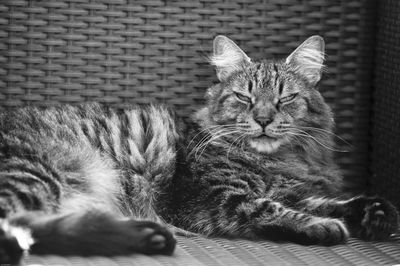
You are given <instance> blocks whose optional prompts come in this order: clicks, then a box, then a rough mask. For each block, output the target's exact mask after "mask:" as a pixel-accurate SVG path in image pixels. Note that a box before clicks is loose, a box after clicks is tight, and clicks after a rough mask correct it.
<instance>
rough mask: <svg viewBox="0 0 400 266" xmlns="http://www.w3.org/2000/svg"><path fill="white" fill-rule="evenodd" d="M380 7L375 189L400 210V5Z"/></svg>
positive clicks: (389, 0) (391, 0) (389, 2)
mask: <svg viewBox="0 0 400 266" xmlns="http://www.w3.org/2000/svg"><path fill="white" fill-rule="evenodd" d="M379 5H380V6H379V18H378V34H377V48H376V49H377V52H376V69H375V76H376V79H375V82H374V83H375V92H374V106H373V111H374V112H373V113H374V117H373V128H372V133H373V141H372V145H373V153H372V161H373V174H374V175H373V176H372V178H371V185H372V186H371V187H372V188H373V192H375V193H380V194H384V195H386V197H388V198H389V199H391V200H392V201H393V202H395V203H396V204H397V206H398V207H400V197H399V188H400V178H399V177H400V167H399V166H400V23H399V22H400V16H399V14H400V2H399V1H396V0H384V1H381V2H380V3H379Z"/></svg>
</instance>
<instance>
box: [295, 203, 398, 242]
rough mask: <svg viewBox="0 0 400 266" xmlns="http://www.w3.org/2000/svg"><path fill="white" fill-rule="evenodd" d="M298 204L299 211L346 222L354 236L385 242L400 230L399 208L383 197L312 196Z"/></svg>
mask: <svg viewBox="0 0 400 266" xmlns="http://www.w3.org/2000/svg"><path fill="white" fill-rule="evenodd" d="M296 205H297V209H299V210H301V211H304V212H307V213H310V214H313V215H319V216H325V217H334V218H340V219H343V220H344V221H345V223H346V225H347V226H348V228H349V230H350V233H351V236H354V237H359V238H363V239H369V240H381V239H386V238H388V237H389V236H390V235H391V234H393V233H395V232H396V231H397V230H398V228H399V214H398V211H397V210H396V207H394V206H393V204H391V203H390V202H389V201H387V200H385V199H383V198H379V197H366V196H359V197H355V198H352V199H349V200H337V199H327V198H315V197H310V198H307V199H304V200H302V201H300V202H298V203H297V204H296Z"/></svg>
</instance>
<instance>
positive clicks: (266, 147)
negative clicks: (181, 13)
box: [0, 36, 398, 263]
mask: <svg viewBox="0 0 400 266" xmlns="http://www.w3.org/2000/svg"><path fill="white" fill-rule="evenodd" d="M323 50H324V43H323V40H322V39H321V38H320V37H318V36H314V37H311V38H309V39H308V40H307V41H306V42H304V43H303V44H302V45H301V46H300V47H299V48H298V49H296V51H295V52H293V53H292V54H291V55H290V56H289V57H288V58H287V59H286V60H277V61H256V62H253V61H252V60H251V59H250V58H249V57H248V56H247V55H246V54H245V53H244V52H243V51H242V50H240V48H239V47H238V46H237V45H236V44H234V43H233V42H232V41H231V40H229V39H227V38H226V37H223V36H218V37H217V38H216V39H215V41H214V56H213V57H212V58H211V62H212V64H214V65H215V66H216V69H217V76H218V78H219V79H220V83H218V84H216V85H214V86H212V87H210V88H209V90H208V92H207V100H208V102H207V104H206V106H205V107H204V108H202V109H201V110H199V111H198V112H197V113H196V114H195V115H194V116H193V120H192V122H191V123H183V122H182V121H180V120H179V119H178V118H177V117H176V116H175V115H174V114H173V112H171V111H170V110H168V109H167V108H166V107H162V106H146V107H143V106H136V107H132V108H131V109H126V110H115V109H112V108H106V107H101V106H100V105H98V104H85V105H80V106H68V105H64V106H57V107H51V108H46V109H39V108H34V107H26V108H22V109H19V110H13V111H4V112H2V113H1V115H0V214H1V216H2V217H4V218H5V219H4V220H2V222H1V229H0V260H1V262H2V263H5V262H8V263H9V262H15V261H17V260H18V259H19V258H20V254H21V250H22V248H26V249H27V248H29V247H30V249H31V251H32V252H36V253H55V254H78V255H79V254H81V255H90V254H102V255H113V254H125V253H129V252H145V253H164V254H169V253H171V252H172V251H173V249H174V246H175V240H174V239H173V236H172V234H171V233H170V231H169V230H167V229H166V228H165V227H164V226H162V225H161V224H165V223H167V224H170V225H173V226H174V227H178V228H181V229H183V230H187V231H191V232H195V233H201V234H205V235H214V236H215V235H221V236H227V237H246V238H251V239H255V238H266V239H273V240H287V241H294V242H297V243H302V244H324V245H327V244H337V243H342V242H344V241H345V240H346V239H347V238H348V236H349V235H353V236H357V237H363V238H367V239H381V238H386V237H388V236H389V235H390V234H391V233H393V232H395V230H396V229H397V227H398V214H397V211H396V209H395V208H394V207H393V205H392V204H390V203H389V202H387V201H386V200H384V199H381V198H376V197H375V198H374V197H372V198H371V197H365V196H359V197H354V198H351V197H350V196H349V195H346V194H345V193H344V192H343V180H342V177H341V173H340V170H339V169H338V167H337V166H336V164H335V163H334V161H333V157H332V150H334V148H333V147H334V145H333V140H332V133H331V131H332V129H333V117H332V113H331V111H330V109H329V107H328V106H327V105H326V104H325V102H324V100H323V99H322V97H321V95H320V93H319V92H318V91H317V89H316V84H317V82H318V81H319V79H320V76H321V70H322V66H323V64H322V63H323ZM139 220H148V222H144V221H139ZM155 222H157V223H155ZM32 241H33V242H34V243H33V244H32Z"/></svg>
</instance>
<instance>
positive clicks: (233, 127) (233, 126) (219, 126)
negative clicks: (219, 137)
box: [186, 123, 247, 148]
mask: <svg viewBox="0 0 400 266" xmlns="http://www.w3.org/2000/svg"><path fill="white" fill-rule="evenodd" d="M246 125H247V124H246V123H235V124H225V125H212V126H208V127H206V128H203V129H202V130H200V131H199V132H198V133H197V134H196V135H195V136H194V137H193V138H192V139H191V140H190V142H189V144H188V145H187V147H186V148H189V147H190V145H191V144H192V143H193V142H194V140H195V139H196V138H197V136H198V135H200V134H202V133H204V132H206V131H209V133H211V132H212V131H215V130H217V129H221V128H232V129H235V128H238V127H242V126H246ZM200 141H201V140H200Z"/></svg>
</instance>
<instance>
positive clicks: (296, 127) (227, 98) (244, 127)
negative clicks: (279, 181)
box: [207, 36, 331, 153]
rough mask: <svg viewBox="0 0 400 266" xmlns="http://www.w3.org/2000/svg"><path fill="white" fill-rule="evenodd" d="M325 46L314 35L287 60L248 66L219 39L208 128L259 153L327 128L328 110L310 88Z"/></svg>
mask: <svg viewBox="0 0 400 266" xmlns="http://www.w3.org/2000/svg"><path fill="white" fill-rule="evenodd" d="M323 52H324V42H323V40H322V38H321V37H318V36H314V37H311V38H309V39H308V40H306V41H305V42H304V43H303V44H302V45H301V46H299V47H298V48H297V49H296V50H295V51H294V52H293V53H292V54H291V55H289V56H288V57H287V58H286V60H281V61H267V60H264V61H259V62H257V61H252V60H251V59H250V58H249V57H247V55H246V54H245V53H244V52H243V51H242V50H241V49H240V48H239V47H238V46H237V45H236V44H234V43H233V42H232V41H231V40H229V39H228V38H226V37H224V36H218V37H216V39H215V40H214V56H213V57H212V58H211V63H212V64H214V65H215V66H216V69H217V76H218V78H219V80H220V81H221V82H220V83H219V84H218V85H216V86H213V87H211V88H210V89H209V90H208V93H207V97H208V100H209V105H208V113H209V117H210V122H209V123H210V124H213V125H224V126H225V128H229V130H231V132H232V135H234V136H237V138H238V139H240V140H241V141H245V142H247V144H248V145H249V146H250V147H251V148H253V149H254V150H256V151H257V152H260V153H273V152H275V151H276V150H278V149H279V147H281V146H282V145H285V144H290V142H292V141H294V139H296V138H298V137H299V136H300V135H302V134H305V133H303V132H302V131H304V129H305V128H306V127H308V126H310V127H311V126H312V127H315V126H316V125H318V124H321V126H322V127H324V125H322V124H324V123H325V124H330V123H331V121H327V120H331V118H330V111H329V108H328V107H327V106H326V104H325V103H324V101H323V99H322V97H321V95H320V94H319V92H318V91H317V90H316V89H315V88H314V87H315V85H316V83H317V82H318V81H319V79H320V76H321V71H322V67H323V64H322V63H323Z"/></svg>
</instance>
